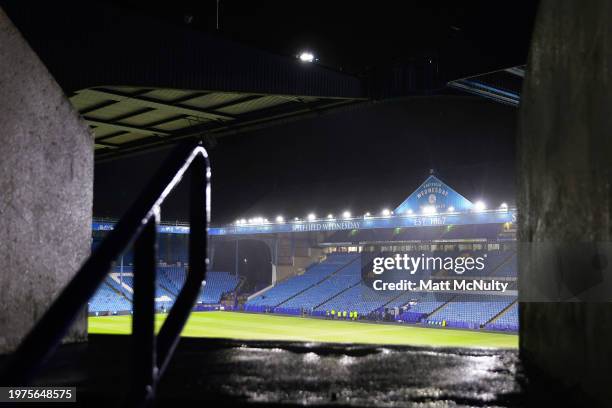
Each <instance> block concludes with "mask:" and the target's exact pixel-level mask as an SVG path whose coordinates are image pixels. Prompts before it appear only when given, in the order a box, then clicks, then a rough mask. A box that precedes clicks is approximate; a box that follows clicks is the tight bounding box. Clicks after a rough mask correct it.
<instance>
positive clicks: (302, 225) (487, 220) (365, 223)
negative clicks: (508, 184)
mask: <svg viewBox="0 0 612 408" xmlns="http://www.w3.org/2000/svg"><path fill="white" fill-rule="evenodd" d="M505 222H516V210H515V209H508V210H494V211H484V212H479V213H477V212H471V213H465V214H436V215H409V216H397V215H396V216H390V217H368V218H352V219H347V220H320V221H301V222H289V223H282V224H274V223H269V224H251V225H231V226H226V227H212V228H209V230H208V233H209V234H210V235H249V234H277V233H291V232H316V231H342V230H353V229H357V230H358V229H375V228H411V227H412V228H414V227H417V228H418V227H435V226H441V225H469V224H501V223H505ZM113 227H114V224H113V223H109V222H94V223H93V229H94V231H110V230H112V229H113ZM158 231H159V232H160V233H162V234H189V227H186V226H177V225H160V226H159V228H158Z"/></svg>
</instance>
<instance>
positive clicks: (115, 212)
mask: <svg viewBox="0 0 612 408" xmlns="http://www.w3.org/2000/svg"><path fill="white" fill-rule="evenodd" d="M114 3H115V4H120V5H121V6H122V7H129V8H130V9H131V11H132V12H134V11H136V12H137V13H142V14H146V15H151V16H154V17H156V18H159V19H163V20H165V21H166V22H171V23H173V24H177V25H184V24H186V21H189V22H190V23H189V24H190V25H191V26H192V27H193V28H195V29H198V30H202V31H206V32H209V33H213V34H214V35H219V36H222V37H224V38H230V39H232V40H234V41H237V42H241V43H246V44H249V45H252V46H254V47H258V48H263V49H266V50H269V51H271V52H274V53H277V54H284V55H294V54H295V53H297V52H298V51H299V50H300V49H306V48H307V49H311V50H313V51H314V52H315V54H316V55H317V56H318V57H319V58H320V63H321V64H324V65H328V66H330V67H333V68H336V69H340V68H342V69H343V70H344V71H346V72H350V73H354V74H359V75H366V74H367V72H368V70H369V69H370V68H372V67H378V66H384V65H386V64H389V63H395V62H402V61H415V60H416V61H418V60H422V59H423V58H434V59H436V61H438V62H439V63H440V64H441V65H442V66H444V67H445V68H446V69H447V70H457V71H461V70H465V69H468V70H470V69H473V70H474V72H486V70H487V69H488V67H490V66H493V65H496V66H512V65H518V64H523V63H525V61H526V54H527V49H528V40H529V36H530V32H531V25H532V23H533V18H534V15H535V9H536V7H535V2H526V3H524V4H523V3H520V2H478V1H476V2H461V1H460V2H422V3H417V2H354V1H351V2H347V1H324V2H322V1H308V2H298V1H232V0H221V30H220V31H218V32H217V31H216V29H215V5H216V2H215V1H214V0H208V1H198V2H195V1H184V0H175V1H173V2H165V3H161V4H159V5H158V4H153V3H152V2H146V3H143V2H138V1H128V2H124V1H121V2H118V1H114ZM491 64H493V65H491ZM466 67H467V68H466ZM470 67H471V68H470ZM449 94H450V95H449V96H432V97H415V98H405V99H400V100H395V101H385V102H378V103H373V104H368V105H365V106H362V107H358V108H355V109H353V110H350V111H346V112H340V113H333V114H329V115H325V116H321V117H318V118H314V119H305V120H301V121H297V122H294V123H289V124H285V125H280V126H276V127H272V128H267V129H263V130H259V131H255V132H250V133H243V134H239V135H236V136H227V137H224V138H221V139H220V140H219V141H218V144H217V145H216V146H215V147H214V148H213V149H211V151H210V154H211V159H212V163H213V223H224V222H231V221H233V220H235V219H236V218H243V217H244V218H249V217H253V216H264V217H268V218H272V217H274V216H275V215H276V214H279V213H282V214H283V215H285V216H286V217H294V216H299V217H304V216H305V215H306V214H307V213H309V212H311V211H315V212H316V213H317V214H319V215H324V214H327V213H328V212H332V213H338V212H340V211H342V210H344V209H349V210H351V211H353V212H354V213H355V214H358V213H364V212H365V211H371V212H377V211H380V209H381V208H383V207H390V208H393V207H394V206H396V205H397V204H399V203H400V202H401V201H402V200H403V199H404V198H405V197H406V196H407V195H408V194H410V193H411V192H412V191H413V190H414V189H415V188H416V187H418V185H419V184H420V183H421V182H422V181H423V180H424V178H425V177H426V176H427V174H428V171H429V169H430V168H434V169H436V170H437V172H438V174H439V176H440V177H441V178H442V179H443V180H445V181H447V182H448V183H449V184H450V185H451V186H452V187H455V188H456V189H457V190H458V191H459V192H460V193H462V194H464V195H465V196H466V197H467V198H468V199H471V200H475V199H480V198H482V199H484V200H485V201H487V202H488V203H489V205H491V206H493V205H495V206H496V205H499V203H500V202H502V201H506V202H509V203H513V202H514V201H515V200H514V158H515V151H514V149H515V137H514V134H515V126H516V124H515V121H516V112H517V111H516V109H515V108H511V107H507V106H503V105H499V104H496V103H494V102H491V101H488V100H483V99H478V98H475V97H471V96H465V95H455V96H453V95H452V93H451V92H449ZM165 154H166V153H165V152H164V151H161V152H159V151H158V152H153V153H146V154H142V155H139V156H134V157H130V158H124V159H120V160H116V161H113V162H107V163H104V164H98V165H97V166H96V174H95V177H96V179H95V197H94V200H95V202H94V214H95V215H96V216H112V217H117V216H120V215H121V214H122V212H123V211H125V209H126V208H127V206H128V205H129V203H130V202H131V201H132V200H133V199H134V197H135V195H136V194H137V192H138V191H139V190H140V188H141V187H142V185H143V184H144V183H145V182H146V181H147V180H148V179H149V178H150V177H151V174H152V172H153V171H154V170H155V169H156V168H157V167H158V166H159V164H160V161H161V160H162V159H163V157H164V156H165ZM185 201H186V195H185V194H184V189H181V190H179V192H178V193H177V194H176V196H175V197H174V199H173V200H172V201H171V202H169V203H168V205H167V206H166V208H165V209H164V211H163V214H162V218H163V219H165V220H174V219H185V218H186V205H185Z"/></svg>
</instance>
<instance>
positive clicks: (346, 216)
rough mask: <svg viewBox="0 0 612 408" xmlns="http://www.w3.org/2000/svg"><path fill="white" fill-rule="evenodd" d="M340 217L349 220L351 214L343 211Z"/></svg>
mask: <svg viewBox="0 0 612 408" xmlns="http://www.w3.org/2000/svg"><path fill="white" fill-rule="evenodd" d="M342 217H343V218H351V212H350V211H345V212H343V213H342Z"/></svg>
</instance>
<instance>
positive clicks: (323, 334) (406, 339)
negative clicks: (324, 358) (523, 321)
mask: <svg viewBox="0 0 612 408" xmlns="http://www.w3.org/2000/svg"><path fill="white" fill-rule="evenodd" d="M165 317H166V315H157V318H156V326H157V327H158V328H159V325H161V323H162V322H163V321H164V319H165ZM130 331H131V316H129V315H128V316H101V317H90V318H89V332H90V333H96V334H129V333H130ZM182 335H183V336H187V337H210V338H231V339H240V340H285V341H312V342H331V343H363V344H389V345H391V344H392V345H411V346H431V347H471V348H480V347H485V348H517V347H518V336H517V335H513V334H503V333H491V332H477V331H468V330H454V329H436V328H427V327H421V326H413V325H399V324H376V323H361V322H350V321H332V320H324V319H313V318H301V317H290V316H278V315H269V314H250V313H236V312H196V313H192V314H191V317H190V318H189V321H188V322H187V326H186V327H185V329H184V330H183V334H182Z"/></svg>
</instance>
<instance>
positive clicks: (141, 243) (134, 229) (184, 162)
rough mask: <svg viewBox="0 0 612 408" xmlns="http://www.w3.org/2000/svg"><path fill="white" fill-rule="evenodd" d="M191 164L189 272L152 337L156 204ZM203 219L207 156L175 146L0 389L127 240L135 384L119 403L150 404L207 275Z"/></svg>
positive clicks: (90, 289)
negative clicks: (131, 260) (131, 264)
mask: <svg viewBox="0 0 612 408" xmlns="http://www.w3.org/2000/svg"><path fill="white" fill-rule="evenodd" d="M190 167H191V174H190V176H191V180H190V181H191V190H190V208H189V221H190V224H191V231H190V235H189V272H188V275H187V279H186V281H185V284H184V285H183V287H182V289H181V291H180V293H179V295H178V297H177V298H176V301H175V303H174V306H173V307H172V309H171V310H170V312H169V314H168V317H167V319H166V321H165V322H164V324H163V326H162V327H161V329H160V331H159V333H158V335H157V336H155V333H154V319H155V273H156V271H155V266H156V255H157V226H158V224H159V221H160V207H161V205H162V203H163V202H164V200H165V199H166V198H167V197H168V195H169V194H170V192H171V191H172V190H173V188H174V187H175V186H176V185H177V184H179V182H180V181H181V179H182V178H183V176H184V175H185V173H186V171H187V170H188V168H190ZM209 222H210V163H209V160H208V154H207V153H206V150H205V149H204V148H203V147H202V146H200V145H193V144H192V143H190V144H189V145H180V146H178V147H177V148H176V149H175V150H174V151H173V152H172V153H171V154H170V156H169V158H168V159H167V160H166V162H165V163H164V164H163V165H162V167H161V169H160V170H159V171H158V172H157V174H156V175H155V177H153V179H152V181H151V182H150V183H149V185H147V187H146V188H145V189H144V191H143V192H142V193H141V194H140V196H139V197H138V199H137V200H136V201H135V202H134V204H133V205H132V207H131V208H130V209H129V210H128V211H127V213H126V214H125V216H123V218H121V220H120V221H119V222H118V223H117V225H116V228H115V229H114V230H112V231H110V232H109V234H108V236H107V237H106V238H105V239H104V241H103V242H102V243H101V244H100V245H99V246H98V248H97V249H96V250H95V252H94V253H92V255H91V256H90V257H89V258H88V259H87V260H86V261H85V263H84V264H83V266H82V267H81V269H80V270H79V271H78V272H77V273H76V275H75V276H74V278H73V279H72V280H71V281H70V282H69V283H68V285H67V286H66V287H65V288H64V290H63V291H62V292H61V293H60V295H59V297H58V298H57V299H56V300H55V301H54V302H53V304H52V305H51V306H50V307H49V309H48V310H47V312H46V313H45V314H44V315H43V317H42V318H41V319H40V321H38V322H37V323H36V325H35V326H34V328H33V329H32V330H31V331H30V333H29V334H28V335H27V336H26V337H25V339H24V340H23V341H22V343H21V344H20V345H19V347H18V349H17V350H16V351H15V353H13V355H12V356H11V359H10V360H9V362H8V363H7V365H6V367H5V369H4V371H3V373H2V375H1V376H0V384H2V385H7V386H9V385H14V386H24V385H27V384H29V383H30V382H31V380H32V378H33V377H34V376H35V374H36V373H37V372H38V371H39V370H40V368H41V367H42V365H43V364H44V363H45V361H46V360H47V359H48V357H49V356H50V355H51V354H52V353H53V352H54V350H55V349H56V348H57V347H58V345H59V344H60V342H61V340H62V338H63V337H64V336H65V335H66V333H67V332H68V330H69V328H70V327H71V325H72V324H73V323H74V321H75V319H76V318H77V316H78V315H80V313H81V311H82V310H83V307H84V306H85V305H86V304H87V301H88V300H89V299H90V298H91V296H92V295H93V294H94V292H95V291H96V289H97V288H98V286H99V285H100V284H101V283H102V281H103V280H104V278H105V276H106V275H107V273H108V272H109V271H110V270H111V267H112V263H113V261H114V260H115V259H117V258H118V257H119V255H120V254H121V253H122V252H123V251H124V250H125V249H126V248H127V247H128V246H129V245H130V244H131V243H132V242H133V243H134V299H133V301H134V304H133V305H134V306H133V308H134V315H133V320H132V336H133V342H132V344H134V346H133V347H134V350H133V354H132V355H133V375H132V378H133V383H132V387H131V390H130V392H129V393H128V396H127V399H126V400H125V401H124V405H125V406H130V407H134V406H147V405H149V403H150V402H151V401H153V399H154V398H155V390H156V385H157V383H158V381H159V379H160V378H161V376H162V375H163V373H164V371H165V369H166V367H167V366H168V363H169V361H170V359H171V357H172V354H173V352H174V349H175V348H176V345H177V344H178V340H179V337H180V333H181V331H182V329H183V327H184V325H185V322H186V321H187V318H188V317H189V314H190V313H191V310H192V308H193V306H194V304H195V302H196V298H197V296H198V293H199V291H200V289H201V284H202V281H203V280H204V278H205V273H206V267H207V264H208V256H207V253H208V252H207V251H208V242H207V241H208V224H209Z"/></svg>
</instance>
